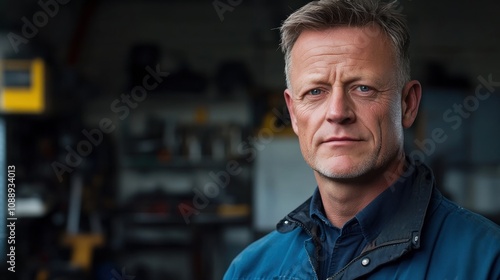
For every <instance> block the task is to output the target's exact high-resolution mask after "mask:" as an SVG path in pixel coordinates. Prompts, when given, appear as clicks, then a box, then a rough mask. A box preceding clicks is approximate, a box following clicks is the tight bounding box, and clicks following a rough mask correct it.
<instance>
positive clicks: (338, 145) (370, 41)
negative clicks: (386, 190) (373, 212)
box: [285, 27, 414, 179]
mask: <svg viewBox="0 0 500 280" xmlns="http://www.w3.org/2000/svg"><path fill="white" fill-rule="evenodd" d="M397 70H398V69H397V62H396V56H395V52H394V49H393V47H392V45H391V44H390V42H389V39H388V37H387V36H385V35H383V34H382V33H381V32H379V35H378V36H373V28H371V29H365V28H360V27H337V28H332V29H327V30H322V31H304V32H302V34H301V35H300V36H299V38H298V39H297V41H296V43H295V45H294V47H293V49H292V52H291V69H290V73H289V75H290V83H291V85H290V86H291V88H290V89H287V90H286V91H285V99H286V102H287V106H288V109H289V111H290V115H291V119H292V126H293V129H294V131H295V133H296V134H297V135H298V137H299V141H300V148H301V150H302V154H303V155H304V158H305V160H306V162H307V163H308V164H309V165H310V166H311V167H312V168H313V169H314V170H315V171H316V172H318V173H319V174H321V175H324V176H326V177H328V178H334V179H359V178H364V175H367V174H371V173H374V172H378V171H383V169H384V168H385V167H387V165H388V164H390V163H391V162H394V161H395V159H396V157H398V156H401V153H402V145H403V121H402V118H403V116H402V110H405V109H404V108H403V107H406V105H405V104H404V100H402V94H401V93H402V91H403V88H402V87H401V86H400V85H399V84H398V75H397V74H398V72H397ZM413 119H414V118H413ZM413 119H412V120H411V122H413ZM410 125H411V124H410ZM405 126H407V125H406V123H405Z"/></svg>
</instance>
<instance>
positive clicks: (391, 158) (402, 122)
mask: <svg viewBox="0 0 500 280" xmlns="http://www.w3.org/2000/svg"><path fill="white" fill-rule="evenodd" d="M281 39H282V42H281V45H282V49H283V51H284V53H285V62H286V71H285V73H286V77H287V89H286V90H285V93H284V96H285V100H286V104H287V106H288V109H289V111H290V116H291V122H292V126H293V129H294V131H295V133H296V134H297V135H298V138H299V142H300V149H301V151H302V154H303V156H304V159H305V160H306V162H307V163H308V164H309V165H310V166H311V168H312V169H313V171H314V175H315V178H316V181H317V184H318V187H317V190H316V191H315V193H314V194H313V195H312V197H311V198H310V199H309V200H307V201H306V202H305V203H304V204H302V205H301V206H299V207H298V208H297V209H295V210H294V211H292V212H291V213H290V214H289V215H287V216H286V217H285V218H284V219H283V220H282V221H280V222H279V223H278V225H277V231H274V232H272V233H270V234H268V235H267V236H265V237H263V238H262V239H260V240H258V241H256V242H255V243H253V244H252V245H250V246H249V247H248V248H247V249H245V250H244V251H243V252H242V253H241V254H240V255H239V256H238V257H237V258H236V259H235V260H234V261H233V263H232V264H231V266H230V267H229V269H228V271H227V272H226V275H225V277H224V279H366V278H369V279H500V228H499V227H498V226H497V225H495V224H493V223H492V222H490V221H489V220H487V219H485V218H483V217H481V216H479V215H477V214H474V213H472V212H470V211H467V210H465V209H463V208H461V207H459V206H457V205H455V204H454V203H452V202H450V201H449V200H447V199H445V198H444V197H443V196H442V195H441V194H440V193H439V192H438V190H436V189H435V188H434V184H435V183H434V178H433V175H432V172H431V171H430V170H429V168H428V167H427V166H425V165H424V164H422V163H420V162H416V161H414V160H412V159H410V158H408V157H405V154H404V150H403V129H404V128H408V127H410V126H411V125H412V124H413V122H414V120H415V118H416V116H417V111H418V106H419V103H420V98H421V86H420V83H419V82H418V81H414V80H410V78H409V76H410V74H409V72H410V71H409V69H410V66H409V54H408V48H409V35H408V30H407V26H406V23H405V21H404V19H403V17H402V16H401V15H400V13H399V12H398V11H397V9H396V6H395V4H394V3H383V2H379V1H376V0H373V1H370V0H320V1H314V2H311V3H309V4H307V5H305V6H304V7H302V8H301V9H299V10H298V11H296V12H295V13H293V14H292V15H290V16H289V17H288V19H286V20H285V22H284V23H283V25H282V27H281Z"/></svg>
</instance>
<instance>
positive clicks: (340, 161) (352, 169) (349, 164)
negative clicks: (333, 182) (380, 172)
mask: <svg viewBox="0 0 500 280" xmlns="http://www.w3.org/2000/svg"><path fill="white" fill-rule="evenodd" d="M367 167H368V164H366V162H360V161H354V160H352V159H350V158H340V157H338V158H336V159H335V160H331V159H330V160H328V161H326V162H325V161H324V162H323V163H322V164H317V165H316V167H315V168H313V169H314V170H315V171H316V172H317V173H318V174H320V175H321V176H323V177H326V178H330V179H343V180H346V179H347V180H348V179H357V178H360V177H363V175H364V174H365V173H367V172H368V171H369V170H368V169H369V168H367Z"/></svg>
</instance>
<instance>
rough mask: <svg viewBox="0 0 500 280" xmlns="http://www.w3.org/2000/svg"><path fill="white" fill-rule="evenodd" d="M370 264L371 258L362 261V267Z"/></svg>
mask: <svg viewBox="0 0 500 280" xmlns="http://www.w3.org/2000/svg"><path fill="white" fill-rule="evenodd" d="M369 264H370V259H369V258H364V259H362V260H361V265H362V266H367V265H369Z"/></svg>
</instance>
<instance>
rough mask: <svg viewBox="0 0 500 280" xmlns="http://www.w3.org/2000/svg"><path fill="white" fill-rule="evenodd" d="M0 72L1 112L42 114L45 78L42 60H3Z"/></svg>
mask: <svg viewBox="0 0 500 280" xmlns="http://www.w3.org/2000/svg"><path fill="white" fill-rule="evenodd" d="M1 72H2V74H1V76H2V77H1V78H2V90H1V96H0V97H1V98H0V111H1V112H5V113H35V114H40V113H43V111H44V110H45V78H46V77H45V63H44V61H43V60H42V59H40V58H36V59H33V60H3V61H2V67H1Z"/></svg>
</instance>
